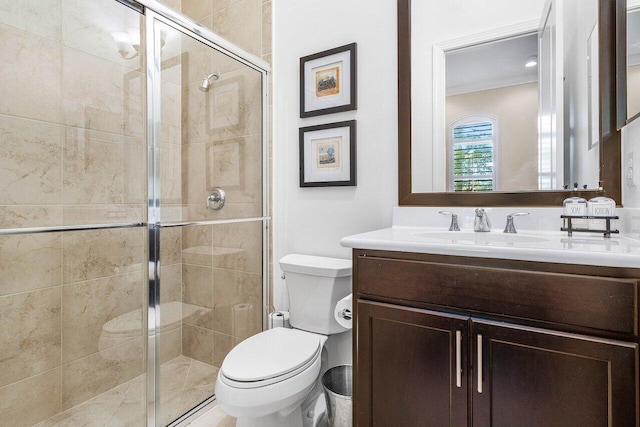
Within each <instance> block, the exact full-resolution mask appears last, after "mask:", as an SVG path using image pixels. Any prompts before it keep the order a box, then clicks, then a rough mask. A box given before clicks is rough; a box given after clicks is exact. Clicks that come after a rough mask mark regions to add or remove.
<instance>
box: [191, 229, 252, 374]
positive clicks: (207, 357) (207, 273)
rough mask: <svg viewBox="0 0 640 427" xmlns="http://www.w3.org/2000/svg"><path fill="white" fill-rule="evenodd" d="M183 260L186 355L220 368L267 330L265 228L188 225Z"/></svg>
mask: <svg viewBox="0 0 640 427" xmlns="http://www.w3.org/2000/svg"><path fill="white" fill-rule="evenodd" d="M182 262H183V264H182V292H183V294H182V298H183V301H184V304H183V310H184V316H183V317H184V322H183V327H182V351H183V354H184V355H185V356H188V357H192V358H194V359H197V360H200V361H202V362H205V363H208V364H211V365H214V366H218V367H219V366H220V365H221V363H222V360H223V359H224V357H225V356H226V355H227V353H228V352H229V351H230V350H231V348H232V347H233V346H234V345H235V344H237V343H238V342H240V341H241V340H243V339H245V338H247V337H249V336H251V335H254V334H256V333H258V332H260V330H261V327H262V309H261V306H262V225H261V223H260V222H246V223H235V224H221V225H215V226H189V227H186V228H185V229H184V230H183V235H182Z"/></svg>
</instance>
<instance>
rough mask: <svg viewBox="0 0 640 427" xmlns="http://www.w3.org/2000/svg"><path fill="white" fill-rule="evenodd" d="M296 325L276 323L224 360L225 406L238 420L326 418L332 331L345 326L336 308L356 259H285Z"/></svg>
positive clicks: (281, 423) (219, 390) (220, 392)
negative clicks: (323, 376) (325, 392)
mask: <svg viewBox="0 0 640 427" xmlns="http://www.w3.org/2000/svg"><path fill="white" fill-rule="evenodd" d="M280 267H281V268H282V271H284V273H285V277H286V282H287V289H288V293H289V304H290V322H291V326H292V327H293V329H286V328H274V329H270V330H267V331H264V332H261V333H259V334H257V335H254V336H252V337H250V338H247V339H246V340H244V341H242V342H241V343H240V344H238V345H237V346H236V347H235V348H233V349H232V350H231V351H230V352H229V354H228V355H227V357H226V358H225V359H224V362H222V366H221V368H220V372H219V373H218V380H217V381H216V389H215V390H216V391H215V392H216V399H217V401H218V404H219V405H220V407H221V408H222V409H223V410H224V411H225V412H226V413H228V414H229V415H231V416H233V417H236V418H237V419H238V422H237V426H238V427H242V426H260V427H272V426H273V427H275V426H278V427H311V426H317V425H319V424H318V423H319V422H320V420H321V416H320V415H322V414H321V413H320V412H322V410H323V409H324V396H323V395H322V386H321V385H320V381H319V378H320V375H321V373H323V372H324V371H325V370H326V360H327V357H328V355H327V349H326V348H325V347H324V344H325V343H326V341H327V338H328V336H329V335H334V334H339V333H342V332H345V331H346V330H347V329H345V328H343V327H342V326H340V325H339V324H338V323H337V322H336V320H335V318H334V314H333V310H334V307H335V305H336V303H337V302H338V301H339V300H340V299H342V298H344V297H345V296H347V295H348V294H350V293H351V261H349V260H344V259H335V258H322V257H315V256H308V255H287V256H285V257H284V258H282V259H281V260H280Z"/></svg>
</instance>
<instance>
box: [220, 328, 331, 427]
mask: <svg viewBox="0 0 640 427" xmlns="http://www.w3.org/2000/svg"><path fill="white" fill-rule="evenodd" d="M326 339H327V337H325V336H322V335H318V334H314V333H311V332H305V331H299V330H296V329H286V328H274V329H270V330H268V331H265V332H262V333H260V334H258V335H254V336H253V337H251V338H248V339H246V340H244V341H243V342H241V343H240V344H238V345H237V346H236V347H235V348H233V349H232V350H231V352H229V354H228V355H227V357H226V358H225V360H224V362H223V363H222V366H221V368H220V372H219V374H218V381H217V383H216V398H217V400H218V402H219V403H220V406H221V407H222V409H223V410H224V411H225V412H227V413H228V414H231V415H233V416H234V417H236V418H238V419H239V422H240V424H238V425H242V421H240V420H243V419H246V418H254V419H255V420H254V422H255V423H254V424H244V425H262V426H265V425H268V424H267V423H266V420H259V419H257V418H261V417H266V416H268V415H271V414H274V416H273V417H271V418H273V420H274V421H275V420H279V423H280V424H278V425H286V424H287V423H286V420H287V419H288V418H289V416H290V415H291V414H292V413H293V412H294V410H295V409H296V408H297V407H299V406H300V405H301V404H302V402H303V401H304V400H305V399H306V398H307V397H308V396H309V393H310V391H311V390H312V389H313V388H314V386H315V384H316V382H317V379H318V376H319V375H320V370H321V364H322V357H321V355H322V350H323V347H324V343H325V341H326ZM256 356H259V357H256ZM299 426H300V424H298V427H299Z"/></svg>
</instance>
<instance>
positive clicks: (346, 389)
mask: <svg viewBox="0 0 640 427" xmlns="http://www.w3.org/2000/svg"><path fill="white" fill-rule="evenodd" d="M322 386H323V387H324V395H325V397H326V398H327V415H328V416H329V427H351V426H352V415H351V411H352V409H351V396H352V394H353V389H352V376H351V365H340V366H335V367H333V368H331V369H329V370H328V371H327V372H325V373H324V375H323V376H322Z"/></svg>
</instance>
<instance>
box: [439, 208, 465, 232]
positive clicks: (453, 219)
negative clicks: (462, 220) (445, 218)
mask: <svg viewBox="0 0 640 427" xmlns="http://www.w3.org/2000/svg"><path fill="white" fill-rule="evenodd" d="M438 213H440V214H441V215H451V225H450V226H449V231H460V227H458V215H456V214H454V213H453V212H449V211H440V212H438Z"/></svg>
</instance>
